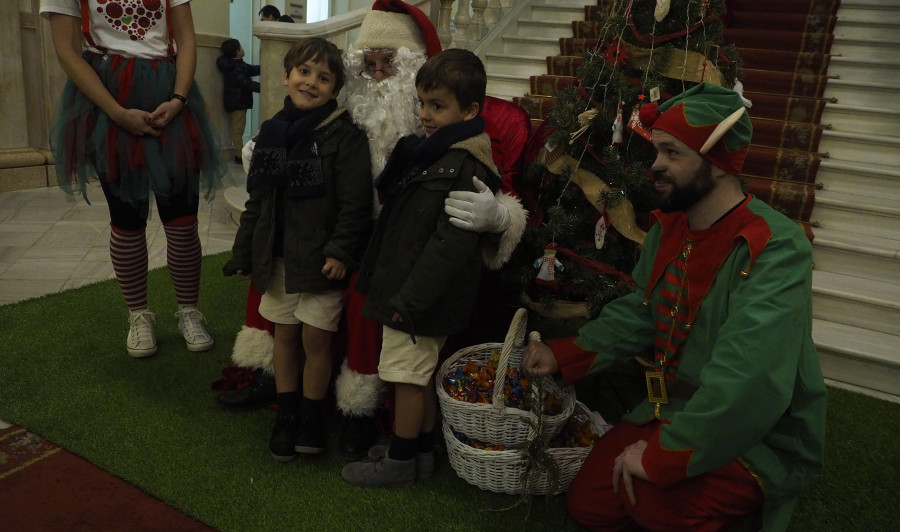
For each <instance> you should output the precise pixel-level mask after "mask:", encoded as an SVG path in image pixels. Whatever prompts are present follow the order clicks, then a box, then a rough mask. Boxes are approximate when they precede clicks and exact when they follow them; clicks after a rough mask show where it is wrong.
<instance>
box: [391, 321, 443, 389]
mask: <svg viewBox="0 0 900 532" xmlns="http://www.w3.org/2000/svg"><path fill="white" fill-rule="evenodd" d="M446 341H447V337H446V336H418V335H417V336H416V343H415V344H414V343H412V339H410V337H409V333H407V332H403V331H398V330H397V329H391V328H390V327H387V326H385V327H384V332H383V338H382V340H381V360H380V361H379V362H378V376H379V377H380V378H381V380H383V381H385V382H401V383H405V384H415V385H417V386H426V385H427V384H428V381H429V379H431V376H432V375H433V374H434V370H435V368H437V363H438V355H439V354H440V352H441V348H442V347H444V343H445V342H446Z"/></svg>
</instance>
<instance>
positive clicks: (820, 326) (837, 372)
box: [812, 319, 900, 395]
mask: <svg viewBox="0 0 900 532" xmlns="http://www.w3.org/2000/svg"><path fill="white" fill-rule="evenodd" d="M812 336H813V341H814V342H815V343H816V350H817V351H818V354H819V362H820V364H821V366H822V374H823V375H824V376H825V377H826V378H828V379H833V380H835V381H839V382H843V383H847V384H851V385H855V386H860V387H862V388H865V389H869V390H878V391H880V392H884V393H889V394H893V395H898V394H900V349H898V346H900V337H898V336H896V335H891V334H884V333H879V332H876V331H870V330H866V329H860V328H858V327H853V326H850V325H846V324H841V323H835V322H831V321H827V320H821V319H813V327H812Z"/></svg>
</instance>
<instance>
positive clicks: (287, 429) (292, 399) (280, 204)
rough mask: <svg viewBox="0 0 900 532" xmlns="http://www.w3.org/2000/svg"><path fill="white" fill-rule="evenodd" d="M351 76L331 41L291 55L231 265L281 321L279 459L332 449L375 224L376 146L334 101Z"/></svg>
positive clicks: (257, 158) (256, 157)
mask: <svg viewBox="0 0 900 532" xmlns="http://www.w3.org/2000/svg"><path fill="white" fill-rule="evenodd" d="M343 82H344V70H343V61H342V58H341V54H340V51H338V49H337V47H336V46H335V45H334V44H332V43H330V42H328V41H326V40H325V39H321V38H317V37H314V38H309V39H304V40H302V41H300V42H298V43H297V44H295V45H294V46H293V47H292V48H291V49H290V50H289V51H288V53H287V54H286V55H285V57H284V85H285V86H286V87H287V88H288V96H287V97H286V98H285V100H284V109H282V110H281V111H279V112H278V113H277V114H276V115H275V116H274V117H272V118H271V119H269V120H267V121H265V122H264V123H263V124H262V127H261V128H260V133H259V137H258V138H257V141H256V147H255V148H254V151H253V162H252V163H251V165H250V172H249V174H248V176H247V189H248V191H249V192H250V199H249V200H247V203H246V210H245V211H244V213H243V214H242V215H241V224H240V228H239V229H238V231H237V234H236V235H235V239H234V247H233V248H232V258H231V260H230V261H228V263H227V264H225V266H224V268H223V269H224V273H225V275H233V274H237V275H238V276H239V277H241V278H243V279H250V278H251V277H252V279H253V284H254V287H255V288H256V289H257V290H259V292H260V293H262V294H263V296H262V300H261V301H260V304H259V313H260V315H262V316H263V317H264V318H266V319H267V320H269V321H271V322H273V323H274V324H275V331H274V348H273V366H274V370H275V388H276V391H277V398H276V401H277V404H278V416H277V418H276V420H275V426H274V428H273V429H272V436H271V438H270V440H269V450H270V452H271V453H272V456H273V457H274V458H275V459H276V460H278V461H281V462H286V461H290V460H293V459H294V458H296V457H297V453H306V454H318V453H321V452H323V451H324V450H325V431H324V424H323V421H324V398H325V393H326V392H327V390H328V386H329V383H330V380H331V368H332V362H331V356H330V345H331V339H332V336H333V333H334V332H335V331H337V329H338V322H339V320H340V317H341V309H342V308H343V294H344V289H345V288H346V283H347V279H348V272H349V271H350V269H352V268H355V267H357V265H358V262H359V258H360V256H361V255H362V251H363V250H364V249H365V245H366V242H367V241H368V236H369V231H370V229H371V227H370V225H371V213H372V176H371V169H370V167H369V143H368V139H367V138H366V135H365V133H364V132H363V131H362V130H360V129H359V128H358V127H356V125H355V124H353V121H352V120H351V119H350V116H349V114H348V113H347V112H346V110H344V109H343V108H338V107H337V103H336V101H335V97H336V96H337V94H338V92H340V90H341V86H342V85H343ZM301 346H302V351H301ZM302 353H305V361H304V359H303V355H302ZM301 369H302V374H303V386H302V397H301V392H300V391H299V390H300V382H299V381H300V378H299V375H300V372H301Z"/></svg>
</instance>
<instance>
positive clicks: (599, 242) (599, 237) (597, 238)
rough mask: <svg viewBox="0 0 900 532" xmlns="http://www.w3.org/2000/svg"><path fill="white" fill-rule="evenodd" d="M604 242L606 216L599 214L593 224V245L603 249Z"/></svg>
mask: <svg viewBox="0 0 900 532" xmlns="http://www.w3.org/2000/svg"><path fill="white" fill-rule="evenodd" d="M605 242H606V216H600V219H599V220H597V225H595V226H594V247H595V248H597V249H603V244H604V243H605Z"/></svg>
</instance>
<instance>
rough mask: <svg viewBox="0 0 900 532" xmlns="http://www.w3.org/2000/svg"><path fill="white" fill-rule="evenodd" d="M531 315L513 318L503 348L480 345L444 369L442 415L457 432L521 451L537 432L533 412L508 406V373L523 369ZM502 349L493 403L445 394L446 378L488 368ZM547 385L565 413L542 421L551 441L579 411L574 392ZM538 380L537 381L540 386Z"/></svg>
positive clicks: (458, 354)
mask: <svg viewBox="0 0 900 532" xmlns="http://www.w3.org/2000/svg"><path fill="white" fill-rule="evenodd" d="M527 320H528V312H527V311H526V310H525V309H519V310H517V311H516V314H515V316H513V319H512V323H511V324H510V327H509V331H508V332H507V333H506V339H505V341H504V342H503V343H502V344H499V343H487V344H478V345H474V346H471V347H466V348H463V349H460V350H459V351H457V352H456V353H454V354H453V355H452V356H450V358H448V359H447V360H446V361H445V362H444V363H443V364H442V365H441V368H440V371H439V373H438V379H437V383H436V386H435V388H437V395H438V402H439V404H440V405H441V414H442V415H443V417H444V419H445V420H447V421H448V422H449V423H450V425H451V426H452V427H453V428H454V429H455V430H457V431H459V432H462V433H463V434H465V435H466V436H468V437H469V438H474V439H477V440H481V441H488V442H492V443H497V444H502V445H505V446H507V447H517V446H519V445H521V444H522V443H523V442H525V441H526V440H527V439H528V437H529V434H530V433H531V432H533V429H532V428H531V427H532V425H535V426H536V424H537V416H535V414H533V413H532V412H530V411H527V410H521V409H518V408H510V407H507V406H506V405H505V404H504V393H503V390H504V385H505V380H506V372H507V369H508V368H510V367H515V368H517V367H520V365H521V362H522V353H523V349H524V345H525V343H524V338H525V326H526V322H527ZM496 349H500V350H501V351H500V361H499V363H498V364H497V368H496V376H495V378H494V393H493V397H492V399H491V401H492V402H491V403H468V402H465V401H459V400H457V399H454V398H453V397H450V395H449V394H448V393H447V392H446V390H444V387H443V385H442V384H443V381H444V377H445V376H446V375H448V374H451V373H455V372H456V370H457V369H458V368H461V367H463V366H465V365H466V363H467V362H470V361H474V362H476V363H478V364H479V365H482V366H484V365H487V363H488V362H490V361H491V359H492V357H493V352H494V351H495V350H496ZM540 378H541V379H544V380H545V381H546V383H545V386H546V387H547V389H548V390H549V392H550V393H553V394H555V395H556V396H557V397H559V399H560V403H561V405H562V411H561V412H560V413H559V414H556V415H552V416H551V415H544V416H543V418H542V420H541V435H542V436H543V437H544V438H546V439H549V438H551V437H553V436H554V435H556V433H557V432H559V429H560V428H562V426H563V424H565V422H566V420H567V419H569V417H570V416H571V415H572V411H573V410H574V408H575V392H574V390H572V389H571V388H566V389H562V388H560V387H559V386H558V385H557V384H556V383H555V382H553V380H552V379H550V378H548V377H540ZM536 382H537V379H535V380H534V381H533V383H536Z"/></svg>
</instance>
